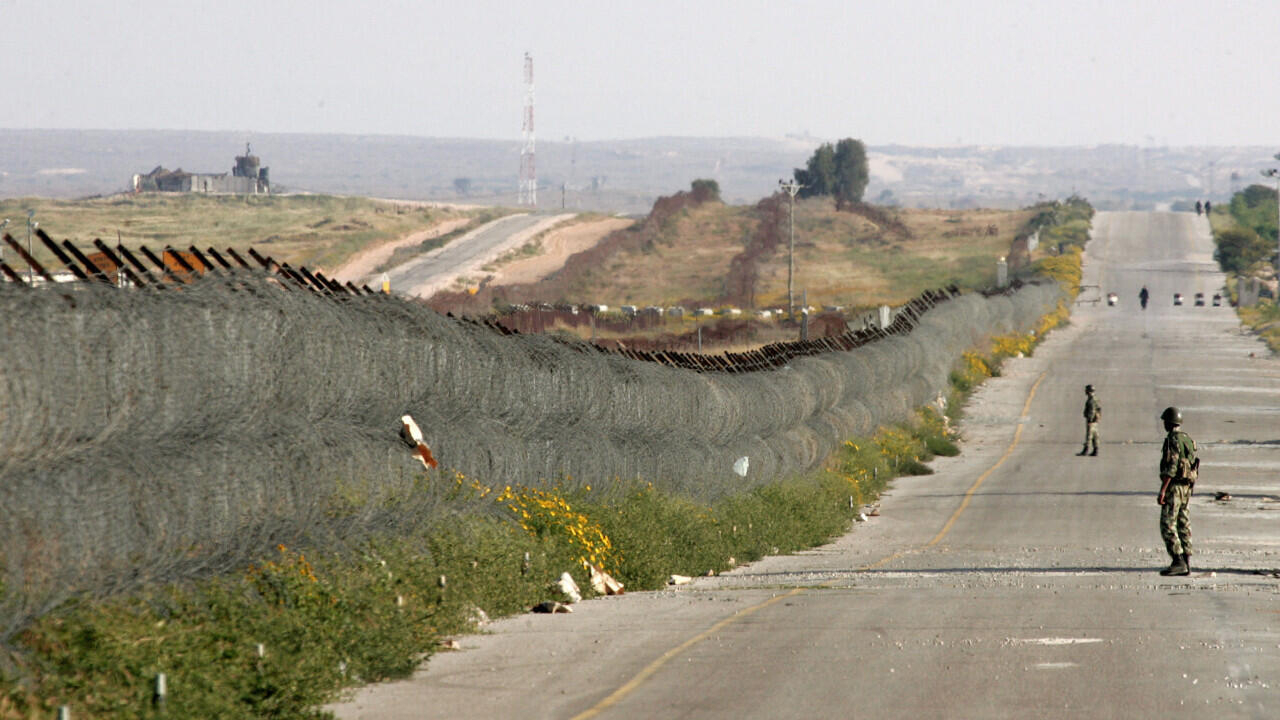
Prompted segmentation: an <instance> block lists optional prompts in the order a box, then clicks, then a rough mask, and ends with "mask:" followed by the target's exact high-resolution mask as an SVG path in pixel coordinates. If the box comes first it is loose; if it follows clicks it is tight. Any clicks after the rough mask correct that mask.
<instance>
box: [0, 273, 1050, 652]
mask: <svg viewBox="0 0 1280 720" xmlns="http://www.w3.org/2000/svg"><path fill="white" fill-rule="evenodd" d="M1060 294H1061V291H1060V290H1059V289H1058V286H1057V285H1056V284H1043V285H1035V284H1031V285H1025V286H1023V287H1021V288H1020V289H1018V290H1017V291H1016V292H1009V293H1007V294H995V295H992V296H990V297H984V296H983V295H981V294H969V295H962V296H959V297H956V298H954V299H951V300H949V301H947V302H943V303H940V304H938V305H937V306H936V307H934V308H933V309H931V310H928V311H927V312H924V313H923V314H922V315H921V316H920V317H919V319H918V320H917V321H916V322H915V326H914V329H913V330H912V331H911V332H909V333H904V334H897V335H890V336H888V337H885V338H884V339H881V340H878V341H876V342H871V343H868V344H865V345H862V346H860V347H856V348H854V349H853V350H849V351H839V352H822V353H818V354H813V355H810V356H806V357H794V358H792V359H790V360H789V361H788V362H787V363H786V364H785V365H783V366H782V367H780V368H779V369H775V370H767V371H760V372H745V373H723V372H694V371H692V370H686V369H678V368H673V367H668V366H666V365H664V364H661V363H657V362H640V361H637V360H633V359H630V358H627V357H622V356H619V355H616V354H613V355H611V354H605V353H601V352H599V351H597V350H596V349H595V348H593V347H591V346H589V345H586V344H583V343H575V342H572V341H565V340H563V339H558V338H553V337H548V336H531V335H511V336H506V335H502V334H500V333H496V332H493V331H492V330H491V329H489V328H486V327H484V326H483V325H480V324H476V323H470V322H462V321H458V320H455V319H452V318H448V317H444V316H441V315H439V314H437V313H435V312H433V311H431V310H429V309H428V308H426V307H424V306H422V305H419V304H415V303H411V302H407V301H403V300H399V299H396V298H392V297H387V296H382V295H351V296H342V297H326V296H323V295H320V294H315V293H310V292H286V291H284V290H282V288H281V287H280V286H279V285H278V284H276V281H274V280H270V279H268V277H267V276H266V275H265V274H262V273H248V272H245V273H238V274H235V275H230V276H225V277H221V278H215V277H212V276H210V277H205V278H203V279H199V280H197V281H195V282H192V283H191V284H187V285H182V286H175V287H169V288H166V289H163V290H158V289H154V288H153V289H138V290H131V291H122V290H119V289H115V288H112V287H110V286H106V285H103V284H101V283H82V284H58V285H56V286H54V285H48V286H45V287H41V288H27V287H24V286H20V285H17V284H15V283H4V282H0V332H2V337H3V338H4V340H3V342H0V555H2V558H0V582H3V586H2V587H0V642H2V641H3V640H4V639H5V638H7V637H9V636H10V635H11V634H12V632H14V631H15V630H16V629H17V628H19V627H21V626H22V625H23V624H24V623H25V622H26V621H28V620H29V619H30V618H32V617H36V616H39V615H40V614H42V613H43V612H46V611H47V610H48V609H50V608H51V607H53V606H54V605H56V604H57V603H59V602H61V601H63V600H65V599H67V598H68V597H70V596H72V595H75V594H92V595H101V594H109V593H113V592H118V591H121V590H125V589H128V588H132V587H136V586H138V585H140V584H143V583H147V582H155V581H169V580H176V579H182V578H190V577H196V576H201V575H206V574H210V573H216V572H220V571H226V570H229V569H232V568H235V567H238V566H241V565H243V564H244V563H246V562H248V561H250V560H251V559H252V558H254V557H256V556H258V555H260V553H261V552H263V551H264V549H266V548H269V547H271V546H272V545H273V544H275V543H286V544H299V543H304V544H313V545H318V546H321V547H341V546H343V545H344V544H348V543H351V542H353V541H355V540H357V539H359V538H362V537H366V536H367V535H368V534H369V533H372V532H382V531H386V532H398V531H407V530H409V529H412V528H421V527H424V526H428V527H429V526H430V525H431V523H433V522H437V521H438V519H439V518H440V517H442V516H443V515H444V514H446V513H450V512H457V511H459V510H465V509H467V508H463V507H459V506H458V503H460V502H463V501H460V500H458V499H457V494H456V493H453V492H451V491H452V490H453V488H454V481H453V479H452V477H450V476H447V475H446V474H444V473H431V474H427V473H424V472H423V470H422V467H421V465H420V464H418V463H417V461H416V459H415V458H414V456H413V455H412V454H410V453H409V452H408V450H407V449H406V448H405V447H404V446H403V445H402V444H401V442H400V440H399V438H398V434H397V433H398V431H399V428H400V423H399V418H400V416H401V415H403V414H405V413H409V414H412V415H413V416H414V418H416V419H417V421H418V424H419V425H420V426H421V427H422V430H423V432H424V434H425V436H426V441H427V443H428V444H429V445H430V446H431V448H432V450H433V451H434V452H435V454H436V457H438V458H439V459H440V460H441V463H442V465H443V466H445V467H447V468H450V469H456V470H457V471H459V472H461V473H464V474H465V475H466V476H468V477H472V478H475V479H478V480H481V481H483V482H485V483H488V484H496V485H504V484H515V483H524V484H528V485H535V486H536V485H540V484H547V483H552V482H561V483H563V484H565V485H567V486H570V487H573V486H577V485H579V484H586V483H593V482H594V483H598V482H600V481H602V480H608V479H612V478H619V479H622V480H630V479H636V478H641V479H643V480H645V481H649V482H653V483H654V484H655V485H657V486H659V487H662V488H664V489H666V490H670V491H672V492H677V493H680V494H683V495H685V496H687V497H689V498H691V499H694V500H697V501H702V502H708V501H713V500H715V499H717V498H720V497H723V496H726V495H731V494H734V493H739V492H743V491H746V490H749V489H751V488H753V487H756V486H758V485H761V484H763V483H767V482H770V481H773V480H776V479H778V478H781V477H784V476H787V475H789V474H793V473H798V472H802V471H805V470H808V469H811V468H813V467H815V466H816V465H817V464H818V463H820V462H822V461H823V460H824V459H825V458H826V457H827V456H828V455H829V454H830V452H831V451H832V450H833V449H834V448H835V447H836V445H837V444H838V443H839V442H841V441H842V440H843V439H845V438H848V437H851V436H854V435H860V434H867V433H870V432H872V431H873V430H874V429H875V428H876V427H877V426H878V425H880V424H883V423H886V422H892V421H896V420H901V419H903V418H905V417H907V416H908V414H909V413H910V412H911V411H912V409H913V408H916V407H918V406H920V405H922V404H924V403H926V402H928V401H929V400H931V399H933V398H934V397H935V396H936V394H937V393H938V392H939V391H941V390H943V389H945V388H946V387H947V376H948V373H949V371H950V369H951V368H952V367H953V365H954V363H955V361H956V360H957V358H958V357H959V355H960V353H962V352H963V351H965V350H967V349H970V348H973V347H975V346H976V345H978V344H979V343H980V342H982V341H983V339H984V338H986V337H988V336H990V335H992V334H998V333H1007V332H1010V331H1013V330H1020V331H1026V330H1028V329H1030V328H1032V327H1033V326H1034V323H1035V322H1036V320H1037V319H1038V318H1039V317H1040V316H1041V315H1042V314H1044V313H1045V312H1047V311H1048V310H1050V309H1052V307H1053V306H1054V304H1055V303H1056V302H1057V301H1058V299H1059V297H1060ZM743 456H746V457H748V458H750V470H749V472H748V474H747V476H746V477H745V478H744V477H740V476H739V475H737V474H735V473H734V472H733V470H732V467H733V463H734V460H736V459H737V458H739V457H743ZM472 505H473V508H472V509H474V510H476V511H480V512H484V511H485V510H484V509H482V506H481V505H480V504H478V503H472ZM486 506H492V503H488V504H486Z"/></svg>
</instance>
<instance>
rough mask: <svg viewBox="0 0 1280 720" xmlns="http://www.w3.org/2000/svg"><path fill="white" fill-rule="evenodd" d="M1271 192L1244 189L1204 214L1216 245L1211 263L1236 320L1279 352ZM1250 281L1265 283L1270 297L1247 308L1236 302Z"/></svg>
mask: <svg viewBox="0 0 1280 720" xmlns="http://www.w3.org/2000/svg"><path fill="white" fill-rule="evenodd" d="M1276 203H1277V199H1276V191H1275V190H1274V189H1273V188H1269V187H1267V186H1265V185H1250V186H1249V187H1247V188H1245V189H1244V190H1241V191H1240V192H1237V193H1236V194H1235V195H1233V196H1232V197H1231V202H1230V203H1228V204H1227V206H1226V207H1225V208H1224V207H1223V206H1222V205H1216V206H1214V208H1213V212H1212V213H1210V215H1209V223H1210V226H1211V227H1212V228H1213V240H1214V243H1215V245H1216V249H1215V250H1214V255H1213V256H1214V259H1215V260H1217V261H1218V265H1219V266H1221V268H1222V271H1223V272H1224V273H1226V275H1227V293H1228V296H1229V297H1230V298H1231V302H1232V304H1233V305H1235V306H1236V314H1237V315H1239V317H1240V321H1241V322H1242V323H1244V324H1245V325H1246V326H1248V327H1250V328H1252V329H1253V331H1254V332H1256V333H1258V335H1259V337H1261V338H1262V339H1263V341H1264V342H1266V344H1267V347H1269V348H1271V351H1272V352H1280V306H1277V303H1276V299H1277V298H1276V292H1275V289H1274V288H1275V287H1276V285H1275V282H1274V280H1275V278H1276V261H1277V259H1276V222H1277V218H1276ZM1242 278H1252V279H1253V280H1255V281H1259V282H1262V283H1265V284H1267V285H1269V287H1270V288H1272V289H1271V290H1270V297H1262V298H1260V299H1259V300H1258V303H1257V304H1256V305H1253V306H1248V307H1245V306H1241V305H1240V303H1239V300H1240V293H1239V283H1240V281H1241V279H1242Z"/></svg>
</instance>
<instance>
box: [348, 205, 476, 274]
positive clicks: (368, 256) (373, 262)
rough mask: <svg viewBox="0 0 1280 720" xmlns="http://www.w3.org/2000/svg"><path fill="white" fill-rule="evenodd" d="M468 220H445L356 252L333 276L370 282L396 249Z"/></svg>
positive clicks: (437, 234)
mask: <svg viewBox="0 0 1280 720" xmlns="http://www.w3.org/2000/svg"><path fill="white" fill-rule="evenodd" d="M468 222H470V219H469V218H455V219H453V220H445V221H444V222H442V223H440V224H438V225H434V226H432V227H429V228H427V229H426V230H419V231H418V232H415V233H410V234H408V235H405V236H404V237H402V238H400V239H399V240H392V241H391V242H387V243H383V244H381V245H378V246H376V247H371V248H367V249H365V250H363V251H361V252H359V253H356V254H355V255H353V256H352V257H351V259H349V260H347V261H346V262H345V263H343V265H342V267H340V268H338V269H337V270H335V271H334V272H333V275H332V277H333V279H334V280H337V281H338V282H340V283H346V282H352V283H356V284H361V283H367V282H370V281H371V279H370V275H372V274H373V270H374V268H376V267H378V266H379V265H381V264H382V263H384V262H386V261H387V259H388V258H390V257H391V256H392V255H393V254H395V251H396V250H399V249H400V248H402V247H409V246H411V245H417V244H418V243H421V242H426V241H427V240H430V239H431V238H437V237H440V236H441V235H444V234H445V233H450V232H453V231H454V230H456V229H458V228H460V227H462V226H463V225H466V224H467V223H468Z"/></svg>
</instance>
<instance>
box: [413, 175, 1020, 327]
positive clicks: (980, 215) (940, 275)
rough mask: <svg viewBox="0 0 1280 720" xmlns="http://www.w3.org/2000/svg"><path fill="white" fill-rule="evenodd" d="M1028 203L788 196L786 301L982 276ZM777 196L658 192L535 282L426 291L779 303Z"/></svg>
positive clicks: (783, 257) (464, 307) (442, 301)
mask: <svg viewBox="0 0 1280 720" xmlns="http://www.w3.org/2000/svg"><path fill="white" fill-rule="evenodd" d="M1032 215H1033V212H1032V211H1030V210H1015V211H1005V210H954V211H953V210H898V209H895V210H888V209H883V208H878V207H875V206H869V205H862V206H859V207H858V208H857V210H856V212H837V211H836V210H835V209H834V207H833V206H832V203H831V201H830V200H829V199H813V200H801V201H798V202H797V203H796V207H795V234H796V249H795V267H796V269H795V301H796V303H797V304H799V303H800V301H801V298H802V295H803V293H804V292H805V291H807V292H808V301H809V303H810V304H811V305H815V306H824V305H840V306H844V307H870V306H874V305H879V304H882V303H890V304H899V303H901V302H904V301H905V300H907V299H908V298H910V297H913V296H915V295H917V294H919V293H920V292H921V291H922V290H924V289H927V288H936V287H941V286H944V285H948V284H951V283H955V284H958V285H960V286H962V287H971V288H977V287H987V286H990V285H991V284H993V283H994V281H995V273H996V260H997V258H999V257H1000V256H1004V255H1008V254H1009V249H1010V246H1011V243H1012V242H1013V239H1014V237H1015V236H1016V235H1017V234H1018V233H1019V232H1022V231H1024V230H1025V226H1026V223H1027V221H1028V220H1029V219H1030V218H1031V217H1032ZM787 228H788V206H787V202H786V201H785V200H784V199H782V198H781V197H780V196H776V195H775V196H771V197H768V198H765V199H764V200H761V201H760V202H759V203H757V204H755V205H729V204H724V203H721V202H719V201H715V200H709V201H705V202H699V201H697V199H696V198H694V197H693V196H692V195H691V194H690V193H679V194H677V195H675V196H672V197H668V198H663V199H662V200H660V201H659V202H658V203H657V204H656V205H655V207H654V210H653V211H652V212H651V213H650V214H649V216H648V217H646V218H645V219H644V220H643V221H642V222H639V223H636V224H635V225H632V226H630V227H628V228H626V229H622V230H618V231H615V232H613V233H612V234H610V235H609V236H607V237H606V238H604V239H603V240H602V241H601V242H600V243H599V244H597V245H596V246H595V247H593V248H591V249H590V250H589V251H587V252H582V253H579V254H577V255H575V256H574V257H573V258H571V259H570V260H569V262H568V263H567V264H566V265H565V267H564V268H562V269H561V270H560V271H559V272H557V273H555V274H553V275H551V276H550V277H548V278H546V279H545V280H542V281H540V282H537V283H529V284H524V285H509V286H502V287H483V288H481V289H480V290H479V292H476V293H474V294H468V293H452V294H442V295H437V296H436V297H435V298H433V300H432V304H433V305H435V306H436V307H438V308H440V309H445V310H456V311H463V312H472V313H475V312H485V311H487V310H488V309H490V308H492V307H494V306H501V305H503V304H507V303H531V302H549V303H574V304H604V305H608V306H611V307H616V306H619V305H636V306H646V305H658V306H664V307H665V306H671V305H683V306H686V307H699V306H721V305H731V306H735V307H740V308H744V309H754V308H776V307H784V306H785V305H786V300H787V232H788V230H787Z"/></svg>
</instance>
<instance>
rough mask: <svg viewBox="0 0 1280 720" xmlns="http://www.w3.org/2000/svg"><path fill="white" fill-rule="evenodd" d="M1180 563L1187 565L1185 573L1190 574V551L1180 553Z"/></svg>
mask: <svg viewBox="0 0 1280 720" xmlns="http://www.w3.org/2000/svg"><path fill="white" fill-rule="evenodd" d="M1182 564H1183V565H1186V566H1187V574H1188V575H1190V574H1191V553H1182Z"/></svg>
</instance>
